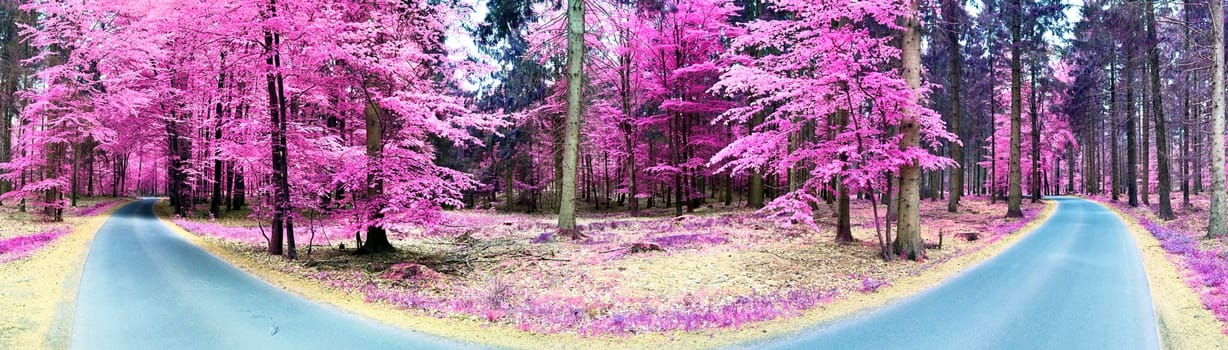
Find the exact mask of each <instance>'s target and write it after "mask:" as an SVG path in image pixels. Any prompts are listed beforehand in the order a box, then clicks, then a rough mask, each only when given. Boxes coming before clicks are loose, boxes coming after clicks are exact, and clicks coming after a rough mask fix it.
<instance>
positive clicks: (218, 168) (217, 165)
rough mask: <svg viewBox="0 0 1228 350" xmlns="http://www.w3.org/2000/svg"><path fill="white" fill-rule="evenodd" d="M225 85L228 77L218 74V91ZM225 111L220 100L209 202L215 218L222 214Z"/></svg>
mask: <svg viewBox="0 0 1228 350" xmlns="http://www.w3.org/2000/svg"><path fill="white" fill-rule="evenodd" d="M225 58H226V55H225V54H222V60H223V61H225ZM225 83H226V75H225V74H224V73H221V74H218V77H217V89H218V91H219V92H220V91H222V89H223V88H225ZM223 111H224V109H223V106H222V101H221V100H220V99H219V100H218V102H217V106H215V108H214V111H213V112H214V117H215V118H217V122H216V124H215V125H214V126H213V144H214V149H213V151H214V154H213V196H212V197H211V198H210V200H209V214H210V215H212V216H213V217H215V218H216V217H218V215H221V214H222V155H221V148H220V145H221V142H222V121H223V117H222V113H223Z"/></svg>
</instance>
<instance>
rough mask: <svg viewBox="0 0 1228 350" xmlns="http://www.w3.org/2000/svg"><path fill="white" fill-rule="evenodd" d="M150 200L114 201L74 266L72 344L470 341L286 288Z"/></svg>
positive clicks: (324, 345)
mask: <svg viewBox="0 0 1228 350" xmlns="http://www.w3.org/2000/svg"><path fill="white" fill-rule="evenodd" d="M155 202H156V200H155V199H145V200H141V201H139V202H136V203H132V204H129V205H127V206H125V207H123V208H121V209H119V210H118V211H117V212H116V213H115V215H114V216H112V217H111V218H110V219H108V220H107V222H106V224H105V225H103V226H102V228H101V229H100V230H99V232H98V234H97V236H96V237H95V238H94V242H93V245H92V246H91V247H90V252H89V257H88V258H87V260H86V263H85V269H84V271H83V272H82V277H81V284H80V287H79V288H80V289H79V290H78V295H77V306H76V315H75V317H74V319H73V323H74V324H73V328H72V329H73V334H72V348H73V349H425V348H429V349H440V348H443V349H447V348H472V347H473V346H472V345H467V344H463V343H459V342H454V341H449V340H446V339H442V338H439V337H434V336H430V335H426V334H422V333H416V332H412V331H406V330H401V329H394V328H392V327H389V326H385V325H382V324H379V323H376V322H374V321H371V320H369V319H365V318H361V317H358V316H355V315H352V314H348V313H346V312H343V311H340V310H337V309H335V308H332V307H329V306H324V305H321V304H317V303H313V302H310V301H308V300H305V299H303V298H300V297H298V296H294V295H291V294H289V293H287V292H285V291H283V290H281V289H279V288H276V287H274V286H272V285H269V284H268V283H265V282H263V281H260V280H258V279H256V278H255V277H253V276H251V275H249V274H247V273H245V272H243V271H240V270H239V269H237V268H235V267H233V266H231V265H230V264H228V263H226V262H223V261H221V260H219V259H217V258H215V257H214V256H212V255H210V254H209V253H207V252H205V251H203V250H201V249H200V248H198V247H196V246H194V245H192V244H191V243H189V242H187V241H185V240H184V239H183V238H181V237H179V236H178V235H176V234H175V233H173V232H171V231H170V230H169V229H168V228H167V227H166V226H165V225H164V224H163V223H162V222H161V221H159V220H158V219H157V218H156V217H155V216H154V214H153V204H154V203H155Z"/></svg>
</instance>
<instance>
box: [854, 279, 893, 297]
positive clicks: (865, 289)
mask: <svg viewBox="0 0 1228 350" xmlns="http://www.w3.org/2000/svg"><path fill="white" fill-rule="evenodd" d="M890 285H891V282H888V281H887V280H885V279H881V278H874V277H871V276H864V277H861V288H859V289H857V291H859V292H862V293H865V294H869V293H874V292H877V291H878V290H879V289H880V288H883V287H886V286H890Z"/></svg>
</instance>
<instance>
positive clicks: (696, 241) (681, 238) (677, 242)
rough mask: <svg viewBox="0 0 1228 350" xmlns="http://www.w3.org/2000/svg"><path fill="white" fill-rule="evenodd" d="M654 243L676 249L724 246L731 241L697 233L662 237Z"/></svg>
mask: <svg viewBox="0 0 1228 350" xmlns="http://www.w3.org/2000/svg"><path fill="white" fill-rule="evenodd" d="M652 241H653V242H656V243H657V244H658V245H660V246H662V247H666V248H676V247H685V246H707V245H717V244H723V243H728V242H729V239H728V238H725V237H721V236H717V235H712V234H703V233H695V234H683V235H670V236H661V237H657V238H653V239H652Z"/></svg>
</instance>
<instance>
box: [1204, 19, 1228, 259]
mask: <svg viewBox="0 0 1228 350" xmlns="http://www.w3.org/2000/svg"><path fill="white" fill-rule="evenodd" d="M1208 4H1209V7H1210V11H1211V52H1212V54H1211V135H1210V138H1211V217H1210V220H1209V221H1210V222H1209V223H1208V226H1207V236H1208V237H1222V236H1224V235H1225V234H1228V203H1225V201H1228V192H1226V191H1228V190H1226V189H1225V188H1224V66H1223V65H1224V2H1223V0H1208Z"/></svg>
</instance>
